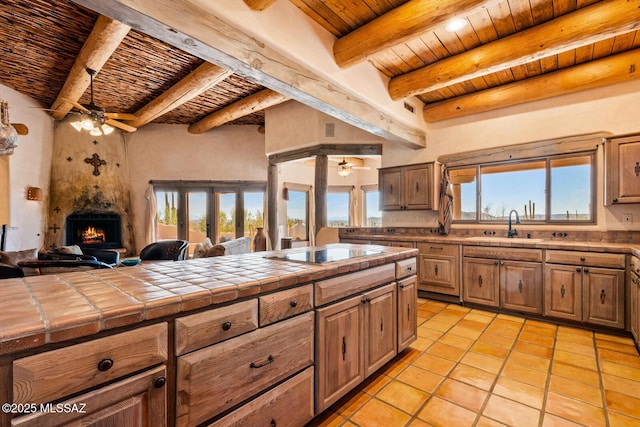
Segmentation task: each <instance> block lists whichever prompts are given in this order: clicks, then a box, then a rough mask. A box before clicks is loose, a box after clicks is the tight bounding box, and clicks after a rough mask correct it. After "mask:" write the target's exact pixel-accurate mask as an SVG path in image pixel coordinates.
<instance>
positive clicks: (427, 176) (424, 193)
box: [378, 163, 433, 210]
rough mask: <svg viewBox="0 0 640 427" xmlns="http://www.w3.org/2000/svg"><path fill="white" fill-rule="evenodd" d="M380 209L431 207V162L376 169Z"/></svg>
mask: <svg viewBox="0 0 640 427" xmlns="http://www.w3.org/2000/svg"><path fill="white" fill-rule="evenodd" d="M378 186H379V188H380V210H405V209H433V163H422V164H416V165H409V166H397V167H392V168H382V169H379V170H378Z"/></svg>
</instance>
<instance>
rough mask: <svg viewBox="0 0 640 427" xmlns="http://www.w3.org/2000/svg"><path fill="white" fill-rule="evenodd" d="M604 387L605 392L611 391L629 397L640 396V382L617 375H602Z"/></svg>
mask: <svg viewBox="0 0 640 427" xmlns="http://www.w3.org/2000/svg"><path fill="white" fill-rule="evenodd" d="M602 386H603V387H604V389H605V390H611V391H615V392H618V393H622V394H626V395H627V396H636V397H637V396H640V382H639V381H634V380H630V379H628V378H622V377H616V376H615V375H610V374H602Z"/></svg>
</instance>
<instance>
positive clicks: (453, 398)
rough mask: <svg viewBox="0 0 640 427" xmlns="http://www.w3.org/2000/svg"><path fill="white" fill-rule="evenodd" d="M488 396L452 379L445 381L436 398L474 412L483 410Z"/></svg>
mask: <svg viewBox="0 0 640 427" xmlns="http://www.w3.org/2000/svg"><path fill="white" fill-rule="evenodd" d="M487 395H488V393H487V392H486V391H483V390H480V389H479V388H476V387H473V386H471V385H469V384H465V383H462V382H460V381H456V380H451V379H449V380H445V382H443V383H442V385H441V386H440V387H439V388H438V391H437V392H436V396H438V397H440V398H442V399H445V400H448V401H449V402H451V403H455V404H456V405H458V406H462V407H463V408H466V409H469V410H470V411H474V412H478V411H479V410H480V408H482V405H483V403H484V401H485V399H486V397H487Z"/></svg>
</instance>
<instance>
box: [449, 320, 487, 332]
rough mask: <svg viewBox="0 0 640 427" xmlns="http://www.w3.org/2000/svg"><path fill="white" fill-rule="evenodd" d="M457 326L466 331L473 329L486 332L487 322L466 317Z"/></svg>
mask: <svg viewBox="0 0 640 427" xmlns="http://www.w3.org/2000/svg"><path fill="white" fill-rule="evenodd" d="M456 326H459V327H461V328H466V329H473V330H476V331H484V329H485V328H486V327H487V322H482V321H476V320H473V319H469V316H465V317H464V318H462V319H461V320H460V321H459V322H458V323H457V324H456Z"/></svg>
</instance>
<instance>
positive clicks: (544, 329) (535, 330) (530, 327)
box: [522, 319, 558, 338]
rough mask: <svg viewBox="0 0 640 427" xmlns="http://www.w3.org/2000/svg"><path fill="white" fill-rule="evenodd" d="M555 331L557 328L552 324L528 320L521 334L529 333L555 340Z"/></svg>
mask: <svg viewBox="0 0 640 427" xmlns="http://www.w3.org/2000/svg"><path fill="white" fill-rule="evenodd" d="M557 330H558V327H557V326H556V325H554V324H552V323H546V322H540V321H538V320H531V319H528V320H527V321H526V322H525V324H524V326H523V328H522V331H523V332H530V333H532V334H538V335H543V336H546V337H553V338H555V336H556V331H557Z"/></svg>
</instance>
